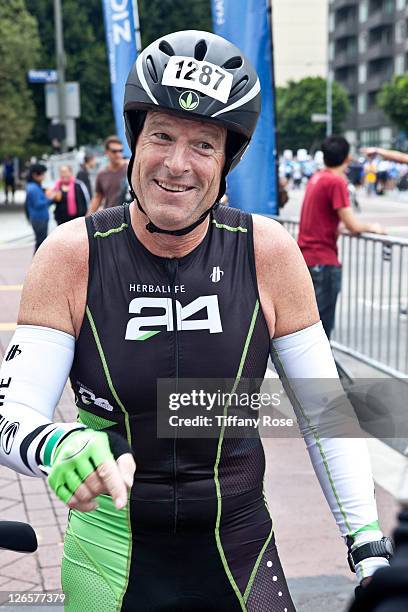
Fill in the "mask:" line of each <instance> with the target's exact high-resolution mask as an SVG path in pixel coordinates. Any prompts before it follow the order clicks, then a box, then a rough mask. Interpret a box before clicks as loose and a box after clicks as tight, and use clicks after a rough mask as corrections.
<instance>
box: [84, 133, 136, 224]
mask: <svg viewBox="0 0 408 612" xmlns="http://www.w3.org/2000/svg"><path fill="white" fill-rule="evenodd" d="M104 145H105V155H106V156H107V158H108V160H109V163H108V165H107V166H106V168H103V170H100V171H99V172H98V174H97V175H96V183H95V195H94V196H93V198H92V200H91V204H90V207H89V213H90V214H91V213H94V212H96V211H97V210H98V209H99V208H110V207H111V206H119V205H120V204H122V203H123V202H122V196H123V194H124V193H125V192H126V189H125V188H126V185H127V181H126V171H127V161H126V160H125V159H123V144H122V142H121V141H120V140H119V138H118V137H117V136H109V138H107V139H106V140H105V143H104Z"/></svg>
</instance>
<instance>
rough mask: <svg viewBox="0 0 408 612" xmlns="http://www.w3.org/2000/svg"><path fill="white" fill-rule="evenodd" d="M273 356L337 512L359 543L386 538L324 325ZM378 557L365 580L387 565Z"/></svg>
mask: <svg viewBox="0 0 408 612" xmlns="http://www.w3.org/2000/svg"><path fill="white" fill-rule="evenodd" d="M271 357H272V361H273V363H274V364H275V367H276V369H277V372H278V374H279V376H280V378H281V380H282V382H283V385H284V387H285V390H286V391H287V394H288V396H289V399H290V400H291V403H292V405H293V408H294V410H295V413H296V417H297V420H298V423H299V427H300V431H301V433H302V435H303V437H304V439H305V442H306V446H307V449H308V452H309V455H310V458H311V461H312V464H313V468H314V470H315V472H316V475H317V477H318V479H319V482H320V485H321V487H322V490H323V492H324V495H325V497H326V499H327V501H328V504H329V506H330V509H331V511H332V514H333V516H334V518H335V520H336V523H337V525H338V527H339V529H340V532H341V534H342V536H343V537H344V538H346V537H347V536H350V537H351V538H352V540H353V542H354V544H355V545H357V546H358V545H361V544H363V543H365V542H369V541H372V540H378V539H380V538H381V537H382V533H381V531H380V528H379V525H378V516H377V507H376V503H375V497H374V482H373V477H372V473H371V467H370V460H369V455H368V450H367V447H366V444H365V441H364V440H362V439H360V438H358V437H352V436H359V435H360V436H361V437H362V433H361V432H360V433H359V427H358V421H357V418H356V416H355V413H354V410H353V408H352V406H351V404H350V402H349V401H348V399H347V397H346V396H345V393H344V391H343V388H342V386H341V383H340V381H339V379H338V374H337V369H336V365H335V363H334V359H333V356H332V353H331V349H330V344H329V341H328V339H327V336H326V335H325V333H324V330H323V327H322V325H321V323H318V324H316V325H312V326H311V327H309V328H306V329H303V330H301V331H299V332H296V333H295V334H289V335H288V336H283V337H281V338H278V339H277V340H273V341H272V346H271ZM387 564H388V562H387V561H386V559H383V558H377V557H373V558H371V559H367V560H365V561H364V562H362V564H358V566H356V570H357V575H358V577H359V579H360V580H361V578H362V576H363V573H364V575H370V574H372V573H373V571H374V570H375V569H376V568H378V567H381V566H383V565H387Z"/></svg>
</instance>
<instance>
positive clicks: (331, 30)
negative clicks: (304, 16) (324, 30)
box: [329, 11, 334, 32]
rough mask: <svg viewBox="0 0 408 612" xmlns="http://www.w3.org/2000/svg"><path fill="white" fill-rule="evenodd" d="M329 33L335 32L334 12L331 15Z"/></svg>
mask: <svg viewBox="0 0 408 612" xmlns="http://www.w3.org/2000/svg"><path fill="white" fill-rule="evenodd" d="M329 32H334V13H333V12H332V11H330V14H329Z"/></svg>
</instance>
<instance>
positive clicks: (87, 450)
mask: <svg viewBox="0 0 408 612" xmlns="http://www.w3.org/2000/svg"><path fill="white" fill-rule="evenodd" d="M124 453H132V449H131V448H130V446H129V444H128V442H127V440H125V438H123V437H122V436H120V435H118V434H115V433H113V432H103V431H94V430H93V429H89V428H86V429H82V430H79V431H78V430H77V431H73V432H72V433H70V434H69V435H68V436H67V437H66V438H64V439H63V440H62V442H60V443H59V444H58V445H57V446H56V448H55V449H54V451H53V455H52V458H51V471H50V473H49V476H48V482H49V484H50V486H51V488H52V489H53V490H54V491H55V493H56V495H57V496H58V497H59V498H60V499H61V500H62V501H63V502H64V503H68V501H69V500H70V498H71V497H72V495H73V494H74V493H75V491H76V490H77V488H78V487H79V486H80V485H81V484H82V483H83V482H84V481H85V480H86V479H87V478H88V476H89V475H90V474H92V472H94V471H95V470H96V468H97V467H98V466H99V465H100V464H101V463H103V462H104V461H109V460H110V459H117V458H118V457H120V456H121V455H123V454H124Z"/></svg>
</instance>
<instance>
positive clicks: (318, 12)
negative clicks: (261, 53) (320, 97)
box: [272, 0, 328, 87]
mask: <svg viewBox="0 0 408 612" xmlns="http://www.w3.org/2000/svg"><path fill="white" fill-rule="evenodd" d="M327 2H328V0H272V31H273V50H274V71H275V83H276V85H277V86H282V87H284V86H285V85H287V83H288V81H300V80H301V79H303V78H304V77H309V76H320V77H323V78H326V75H327Z"/></svg>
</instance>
